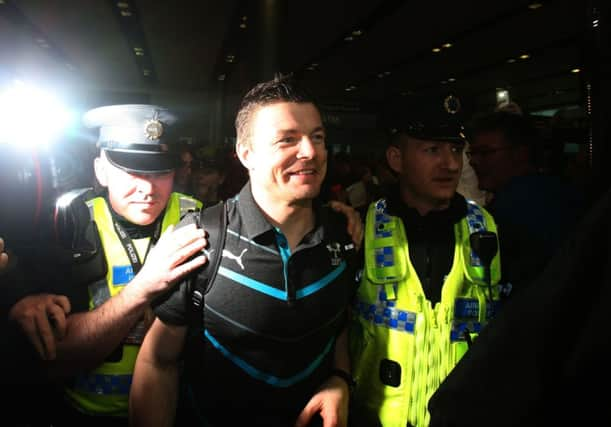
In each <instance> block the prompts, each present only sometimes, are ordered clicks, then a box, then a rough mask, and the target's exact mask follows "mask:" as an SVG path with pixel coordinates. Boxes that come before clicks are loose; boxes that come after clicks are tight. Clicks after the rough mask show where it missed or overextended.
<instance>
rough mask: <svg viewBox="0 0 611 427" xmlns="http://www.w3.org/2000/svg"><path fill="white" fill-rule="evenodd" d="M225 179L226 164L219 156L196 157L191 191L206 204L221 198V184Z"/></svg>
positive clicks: (214, 202) (209, 204) (212, 203)
mask: <svg viewBox="0 0 611 427" xmlns="http://www.w3.org/2000/svg"><path fill="white" fill-rule="evenodd" d="M224 181H225V165H224V164H223V162H222V160H221V159H220V158H218V156H212V157H204V158H201V159H196V160H195V161H194V163H193V170H192V173H191V185H190V187H191V192H192V194H193V196H194V197H195V198H196V199H198V200H201V201H202V203H203V204H204V206H212V205H214V204H216V203H218V202H219V200H221V198H220V195H221V186H222V185H223V182H224Z"/></svg>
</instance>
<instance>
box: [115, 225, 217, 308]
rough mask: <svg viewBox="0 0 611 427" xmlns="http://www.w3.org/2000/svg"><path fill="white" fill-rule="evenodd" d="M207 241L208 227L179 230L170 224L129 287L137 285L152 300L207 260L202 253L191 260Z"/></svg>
mask: <svg viewBox="0 0 611 427" xmlns="http://www.w3.org/2000/svg"><path fill="white" fill-rule="evenodd" d="M206 244H207V241H206V239H205V238H204V230H202V229H200V228H197V227H196V226H195V225H194V224H190V225H187V226H185V227H182V228H179V229H175V228H174V226H173V225H171V226H169V227H168V228H167V230H166V231H165V232H164V233H163V234H162V235H161V238H160V239H159V241H158V242H157V244H156V245H155V247H154V248H153V249H151V251H150V253H149V254H148V256H147V257H146V261H145V263H144V265H143V266H142V269H141V270H140V272H139V273H138V274H137V275H136V277H135V278H134V279H133V280H132V284H130V286H127V288H126V289H125V290H126V291H127V290H129V289H130V288H131V289H132V290H135V289H136V288H137V289H138V291H139V292H142V293H143V295H144V297H145V298H146V299H147V300H149V301H150V300H152V299H153V298H154V297H155V296H157V295H159V294H161V293H163V292H165V291H167V290H168V289H170V288H171V287H172V285H173V284H175V283H176V282H177V281H178V280H179V279H181V278H182V277H184V276H185V275H186V274H188V273H190V272H191V271H193V270H195V269H196V268H198V267H201V266H202V265H203V264H204V263H205V262H206V257H205V256H204V255H203V254H201V253H200V254H199V255H197V256H195V257H194V258H193V259H190V258H191V257H192V256H193V255H195V254H197V253H198V252H200V251H201V250H202V249H204V247H205V246H206Z"/></svg>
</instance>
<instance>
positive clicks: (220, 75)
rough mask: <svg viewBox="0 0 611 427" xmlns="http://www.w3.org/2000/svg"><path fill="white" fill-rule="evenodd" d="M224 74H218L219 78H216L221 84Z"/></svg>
mask: <svg viewBox="0 0 611 427" xmlns="http://www.w3.org/2000/svg"><path fill="white" fill-rule="evenodd" d="M225 77H226V76H225V74H219V76H218V77H217V79H218V80H219V81H220V82H222V81H223V80H225Z"/></svg>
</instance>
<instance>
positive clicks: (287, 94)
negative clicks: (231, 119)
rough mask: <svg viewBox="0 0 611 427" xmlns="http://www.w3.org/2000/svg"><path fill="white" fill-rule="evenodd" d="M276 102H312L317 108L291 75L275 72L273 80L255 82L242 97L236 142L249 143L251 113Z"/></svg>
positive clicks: (236, 121)
mask: <svg viewBox="0 0 611 427" xmlns="http://www.w3.org/2000/svg"><path fill="white" fill-rule="evenodd" d="M278 102H295V103H299V104H303V103H307V104H314V106H315V107H316V108H317V109H318V106H317V105H316V102H315V101H314V98H313V97H312V96H310V94H309V93H308V92H307V91H306V90H305V89H304V88H303V87H301V86H300V85H299V84H298V83H297V82H296V81H295V80H294V78H293V76H292V75H282V74H277V75H276V76H275V77H274V79H273V80H269V81H267V82H262V83H259V84H257V85H256V86H255V87H253V88H252V89H251V90H249V91H248V93H247V94H246V95H244V98H242V102H241V103H240V108H239V109H238V114H237V116H236V119H235V129H236V135H237V142H238V143H240V144H244V143H246V144H248V143H250V138H251V136H252V135H251V121H252V117H253V114H254V113H255V112H256V111H257V110H258V109H259V108H260V107H263V106H265V105H269V104H275V103H278Z"/></svg>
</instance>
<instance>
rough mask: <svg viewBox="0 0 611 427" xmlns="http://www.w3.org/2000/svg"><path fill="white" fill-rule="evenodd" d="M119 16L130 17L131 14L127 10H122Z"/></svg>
mask: <svg viewBox="0 0 611 427" xmlns="http://www.w3.org/2000/svg"><path fill="white" fill-rule="evenodd" d="M121 16H132V13H131V12H130V11H129V10H122V11H121Z"/></svg>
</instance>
